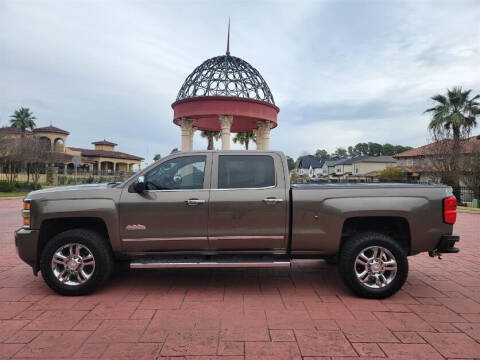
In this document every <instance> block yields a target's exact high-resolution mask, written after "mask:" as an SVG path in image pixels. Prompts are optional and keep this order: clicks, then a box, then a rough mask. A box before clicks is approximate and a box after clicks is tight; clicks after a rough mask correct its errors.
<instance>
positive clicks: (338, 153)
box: [332, 147, 347, 158]
mask: <svg viewBox="0 0 480 360" xmlns="http://www.w3.org/2000/svg"><path fill="white" fill-rule="evenodd" d="M332 156H334V157H339V158H346V157H347V150H346V149H345V148H343V147H337V149H336V150H335V152H334V153H333V154H332Z"/></svg>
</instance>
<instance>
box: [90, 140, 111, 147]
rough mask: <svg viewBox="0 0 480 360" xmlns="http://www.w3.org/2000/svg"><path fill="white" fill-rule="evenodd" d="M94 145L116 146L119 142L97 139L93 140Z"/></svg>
mask: <svg viewBox="0 0 480 360" xmlns="http://www.w3.org/2000/svg"><path fill="white" fill-rule="evenodd" d="M92 144H93V145H108V146H116V145H117V144H115V143H113V142H110V141H107V140H101V141H95V142H92Z"/></svg>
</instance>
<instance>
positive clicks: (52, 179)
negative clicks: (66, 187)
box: [45, 165, 58, 186]
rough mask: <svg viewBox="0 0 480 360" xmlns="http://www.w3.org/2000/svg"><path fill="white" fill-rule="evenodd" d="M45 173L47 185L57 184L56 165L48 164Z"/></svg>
mask: <svg viewBox="0 0 480 360" xmlns="http://www.w3.org/2000/svg"><path fill="white" fill-rule="evenodd" d="M45 173H46V175H45V177H46V181H47V185H53V186H56V185H58V167H56V166H53V165H49V166H48V167H47V170H46V172H45Z"/></svg>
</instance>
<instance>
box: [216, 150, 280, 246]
mask: <svg viewBox="0 0 480 360" xmlns="http://www.w3.org/2000/svg"><path fill="white" fill-rule="evenodd" d="M212 169H213V172H212V189H211V192H210V203H209V218H208V237H209V241H210V248H211V249H212V250H235V249H238V250H255V251H259V250H260V251H261V250H263V251H267V252H268V251H273V250H276V249H285V248H286V244H287V236H286V234H287V203H288V192H287V189H286V184H285V179H284V176H285V175H284V174H285V172H284V169H283V162H282V160H281V157H280V156H279V155H278V154H276V153H260V154H259V153H257V154H255V153H251V154H246V153H238V154H235V153H231V154H221V153H220V154H214V156H213V167H212Z"/></svg>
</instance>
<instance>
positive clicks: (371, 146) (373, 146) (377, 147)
mask: <svg viewBox="0 0 480 360" xmlns="http://www.w3.org/2000/svg"><path fill="white" fill-rule="evenodd" d="M382 150H383V146H382V145H381V144H379V143H374V142H369V143H368V155H370V156H380V155H382Z"/></svg>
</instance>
